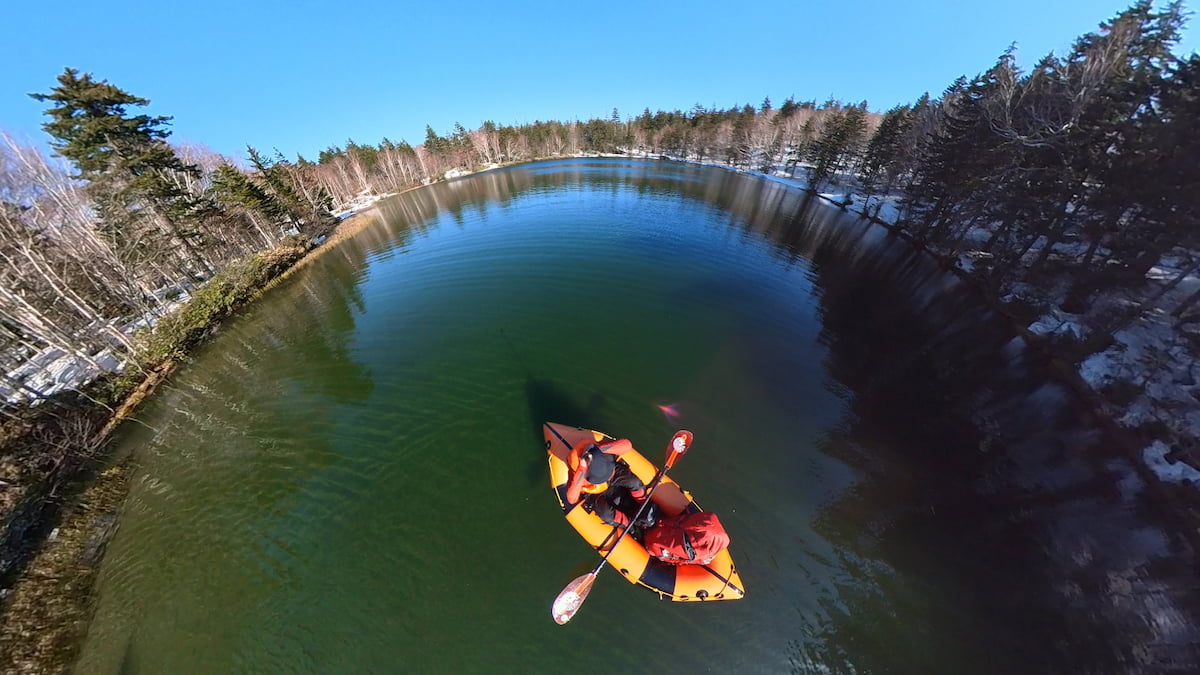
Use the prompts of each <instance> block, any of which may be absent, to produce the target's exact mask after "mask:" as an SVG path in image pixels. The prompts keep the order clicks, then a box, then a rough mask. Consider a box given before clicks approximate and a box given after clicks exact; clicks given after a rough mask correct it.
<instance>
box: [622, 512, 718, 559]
mask: <svg viewBox="0 0 1200 675" xmlns="http://www.w3.org/2000/svg"><path fill="white" fill-rule="evenodd" d="M643 543H644V544H645V546H646V551H648V552H649V553H650V556H651V557H653V558H658V559H659V560H661V561H663V562H667V563H671V564H672V565H707V564H708V563H710V562H712V559H713V558H715V557H717V554H718V553H720V552H721V551H724V550H725V548H726V547H727V546H729V535H728V534H726V533H725V528H724V527H721V521H719V520H717V514H715V513H712V512H709V511H701V512H699V513H681V514H679V515H678V516H674V517H671V518H664V519H662V520H661V521H659V523H658V524H657V525H655V526H654V527H652V528H650V529H649V530H647V531H646V536H645V538H644V542H643Z"/></svg>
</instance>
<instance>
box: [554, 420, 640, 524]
mask: <svg viewBox="0 0 1200 675" xmlns="http://www.w3.org/2000/svg"><path fill="white" fill-rule="evenodd" d="M632 449H633V444H632V443H630V442H629V440H628V439H625V438H621V439H617V440H612V441H605V442H602V443H595V442H592V441H587V440H585V441H582V442H580V443H577V444H576V445H575V447H573V448H571V453H570V454H569V455H567V465H568V466H569V467H571V478H570V481H569V482H568V483H567V502H568V503H570V504H576V503H578V502H579V498H580V495H581V493H583V494H586V495H587V497H585V498H584V507H585V508H587V509H588V510H589V511H591V512H593V513H595V514H596V515H597V516H600V519H601V520H603V521H604V522H606V523H608V524H609V525H612V526H614V527H627V526H628V525H629V522H630V520H632V519H633V517H634V516H635V515H637V512H638V509H639V508H641V505H642V502H644V501H646V486H645V484H644V483H642V479H640V478H638V477H637V476H636V475H635V474H634V473H633V472H632V471H630V470H629V465H628V464H626V463H625V461H624V460H622V459H620V457H621V455H623V454H625V453H626V452H628V451H630V450H632ZM657 520H658V505H656V504H654V503H653V502H651V504H650V506H648V507H646V510H645V511H643V512H642V516H641V518H639V520H638V523H637V524H636V526H635V527H634V531H633V532H632V534H633V535H634V536H635V537H636V536H637V535H638V531H639V530H646V529H649V528H651V527H654V523H655V522H657Z"/></svg>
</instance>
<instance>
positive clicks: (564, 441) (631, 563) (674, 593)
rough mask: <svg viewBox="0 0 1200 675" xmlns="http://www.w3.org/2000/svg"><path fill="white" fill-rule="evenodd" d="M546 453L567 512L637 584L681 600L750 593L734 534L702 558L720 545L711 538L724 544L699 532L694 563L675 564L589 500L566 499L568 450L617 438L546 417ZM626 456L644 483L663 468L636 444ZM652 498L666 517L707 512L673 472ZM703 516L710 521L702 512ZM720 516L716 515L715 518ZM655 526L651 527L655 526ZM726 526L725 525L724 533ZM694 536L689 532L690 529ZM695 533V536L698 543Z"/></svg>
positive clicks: (589, 539)
mask: <svg viewBox="0 0 1200 675" xmlns="http://www.w3.org/2000/svg"><path fill="white" fill-rule="evenodd" d="M543 433H544V437H545V441H546V454H547V458H548V460H549V463H550V487H551V488H552V489H553V490H554V494H555V497H556V498H557V500H558V504H559V506H560V507H561V508H562V513H563V516H564V517H565V518H566V520H567V522H568V523H570V525H571V526H572V527H573V528H575V530H576V531H577V532H578V533H579V535H580V536H581V537H583V539H584V541H586V542H587V543H588V545H589V546H591V547H592V549H593V550H594V551H595V552H596V554H597V555H600V556H605V555H608V556H609V557H608V562H609V564H610V565H611V566H612V568H613V569H615V570H616V571H618V572H620V573H621V576H623V577H625V579H626V580H627V581H629V582H630V583H632V584H637V585H639V586H644V587H646V588H648V589H650V590H652V591H654V592H655V593H657V594H658V595H659V597H661V598H666V599H670V600H674V601H676V602H695V601H710V602H711V601H713V600H737V599H739V598H741V597H742V596H743V595H744V594H745V587H744V586H743V585H742V577H741V575H740V574H738V569H737V566H736V565H734V562H733V558H732V557H731V556H730V552H729V549H728V547H727V546H728V542H729V539H728V537H727V536H726V537H725V544H724V545H723V546H721V547H720V550H719V552H717V553H716V554H715V555H713V557H712V559H711V560H708V561H707V562H702V561H701V558H702V556H701V555H700V553H703V554H704V555H707V554H708V553H709V552H710V551H712V550H715V548H716V547H715V546H714V545H713V543H711V542H710V541H709V540H710V539H711V540H713V541H714V542H716V543H718V544H719V541H717V540H718V537H717V536H715V535H705V536H703V537H699V538H698V539H700V540H701V541H700V544H699V546H700V548H699V549H698V555H697V559H696V560H695V562H694V564H687V565H683V564H676V563H671V562H667V561H665V560H660V559H659V558H657V557H656V556H653V555H651V554H650V552H649V551H647V550H646V547H645V546H644V545H643V543H642V541H640V540H638V539H636V538H635V537H634V536H628V537H622V536H621V532H622V531H623V528H619V527H614V526H612V525H609V524H608V523H605V522H604V521H603V520H601V519H600V517H599V516H598V515H596V514H595V513H593V512H592V511H590V510H589V509H587V508H586V503H587V502H586V500H583V499H581V500H580V501H578V502H576V503H571V502H570V501H569V500H568V499H567V487H568V482H569V479H570V477H571V467H570V465H569V460H568V455H569V454H570V452H571V449H572V448H573V447H575V446H577V445H578V444H579V443H580V442H581V441H588V442H593V443H604V442H606V441H614V440H616V439H614V438H613V437H611V436H608V435H607V434H604V433H601V432H599V431H593V430H591V429H584V428H581V427H572V426H568V425H565V424H555V423H553V422H546V423H545V424H544V425H543ZM620 461H621V462H623V463H624V464H625V465H626V466H627V467H628V468H629V470H630V471H632V472H633V473H634V475H636V476H637V477H638V478H640V479H641V480H642V482H643V483H645V484H647V485H649V484H650V483H651V482H653V480H654V477H655V476H656V475H657V474H658V469H657V467H655V466H654V464H652V463H651V462H650V461H649V460H647V459H646V458H645V457H644V456H642V454H641V453H640V452H638V451H637V449H636V448H632V447H631V449H630V450H629V451H628V452H625V453H623V454H622V455H621V458H620ZM651 501H652V502H653V503H654V504H656V505H657V506H658V508H659V511H660V513H661V516H662V518H661V519H664V520H665V519H682V520H683V521H684V522H688V521H690V518H692V517H694V516H696V515H704V516H706V517H707V516H711V514H707V512H705V511H704V510H703V509H701V508H700V505H699V504H697V503H696V500H695V499H693V498H692V495H691V493H689V492H687V491H686V490H684V489H683V488H682V487H680V485H679V484H678V483H676V482H675V481H674V480H673V479H672V478H671V477H670V476H665V477H663V479H662V481H661V483H660V484H659V486H658V488H657V489H655V490H654V494H653V495H652V496H651ZM698 522H702V523H703V522H708V521H707V520H705V519H704V518H701V519H700V520H699V521H698ZM714 522H715V519H714ZM654 529H655V528H654V527H651V528H650V531H653V530H654ZM723 532H724V530H721V533H723ZM689 536H690V534H689ZM696 545H697V543H696V538H693V540H692V546H693V548H694V550H697V549H695V546H696Z"/></svg>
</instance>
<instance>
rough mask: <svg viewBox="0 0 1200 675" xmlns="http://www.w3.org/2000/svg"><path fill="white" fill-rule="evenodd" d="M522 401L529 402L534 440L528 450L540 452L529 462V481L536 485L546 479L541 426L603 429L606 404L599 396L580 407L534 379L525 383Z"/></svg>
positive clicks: (560, 391)
mask: <svg viewBox="0 0 1200 675" xmlns="http://www.w3.org/2000/svg"><path fill="white" fill-rule="evenodd" d="M525 398H526V400H527V401H528V403H529V431H530V435H531V436H532V437H533V439H534V442H533V445H532V446H531V447H534V448H538V449H539V452H538V453H537V456H536V459H533V460H531V461H530V463H529V481H530V483H531V484H537V483H541V482H544V481H545V480H546V459H545V454H544V452H545V449H544V448H545V440H544V436H543V434H542V424H543V423H545V422H558V423H559V424H570V425H572V426H581V427H587V428H591V429H603V428H606V427H605V425H604V424H603V421H602V417H603V414H604V413H603V411H604V409H605V408H606V407H607V405H608V401H607V399H605V398H604V396H603V395H601V394H593V395H592V396H591V398H589V399H588V402H587V404H586V405H580V404H578V403H576V402H575V401H574V400H572V397H571V395H570V394H568V393H567V391H566V390H565V389H563V388H562V387H560V386H558V385H557V384H555V383H554V382H553V381H551V380H544V379H537V378H534V377H529V378H526V380H525Z"/></svg>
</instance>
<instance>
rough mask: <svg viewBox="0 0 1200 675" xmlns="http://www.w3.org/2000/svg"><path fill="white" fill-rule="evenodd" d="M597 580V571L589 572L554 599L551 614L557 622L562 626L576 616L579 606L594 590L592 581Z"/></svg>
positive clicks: (568, 585)
mask: <svg viewBox="0 0 1200 675" xmlns="http://www.w3.org/2000/svg"><path fill="white" fill-rule="evenodd" d="M595 581H596V574H595V572H588V573H587V574H585V575H583V576H581V577H579V578H577V579H575V580H574V581H572V582H571V583H569V584H567V587H566V588H564V589H562V592H561V593H559V594H558V597H557V598H555V599H554V605H553V606H552V607H551V608H550V614H551V616H553V617H554V622H555V623H557V624H558V625H560V626H561V625H563V624H564V623H566V622H568V621H570V620H571V617H573V616H575V612H578V611H579V606H580V605H582V604H583V601H584V600H586V599H587V596H588V593H591V592H592V583H593V582H595Z"/></svg>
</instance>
